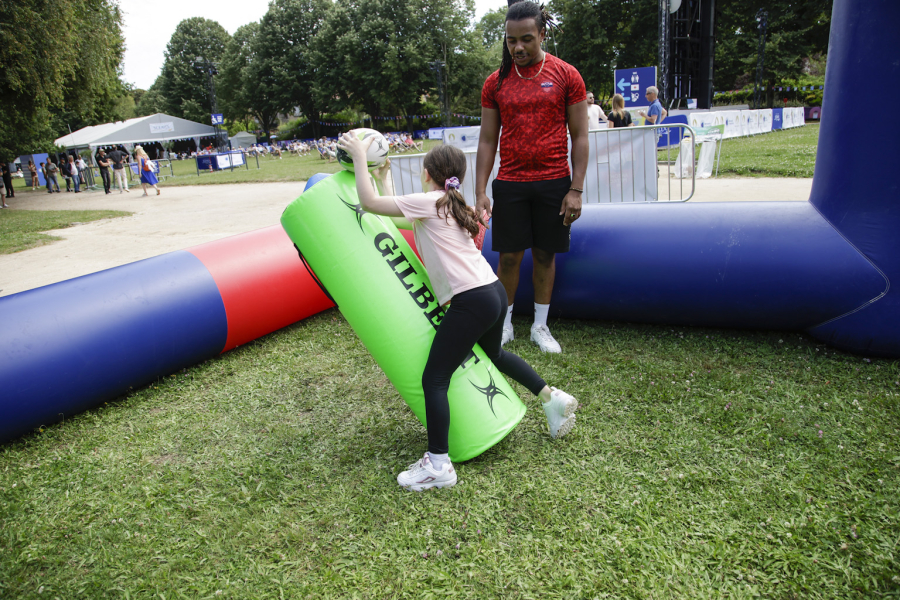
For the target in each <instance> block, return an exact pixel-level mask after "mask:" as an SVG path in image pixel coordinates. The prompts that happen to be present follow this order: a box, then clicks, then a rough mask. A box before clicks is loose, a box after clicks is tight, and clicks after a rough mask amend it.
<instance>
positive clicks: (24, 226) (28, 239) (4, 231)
mask: <svg viewBox="0 0 900 600" xmlns="http://www.w3.org/2000/svg"><path fill="white" fill-rule="evenodd" d="M131 214H132V213H130V212H126V211H122V210H3V211H0V254H12V253H14V252H21V251H22V250H28V249H29V248H36V247H37V246H43V245H45V244H50V243H52V242H55V241H57V240H61V239H62V238H60V237H58V236H54V235H49V234H46V233H41V232H43V231H52V230H54V229H65V228H67V227H72V226H73V225H80V224H82V223H89V222H91V221H98V220H100V219H113V218H116V217H127V216H130V215H131Z"/></svg>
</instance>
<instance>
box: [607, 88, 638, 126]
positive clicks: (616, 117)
mask: <svg viewBox="0 0 900 600" xmlns="http://www.w3.org/2000/svg"><path fill="white" fill-rule="evenodd" d="M608 116H609V122H610V123H611V124H612V125H611V126H612V127H634V123H633V122H632V121H631V113H629V112H628V111H627V110H625V98H623V97H622V94H616V95H615V96H613V99H612V110H611V111H610V113H609V115H608Z"/></svg>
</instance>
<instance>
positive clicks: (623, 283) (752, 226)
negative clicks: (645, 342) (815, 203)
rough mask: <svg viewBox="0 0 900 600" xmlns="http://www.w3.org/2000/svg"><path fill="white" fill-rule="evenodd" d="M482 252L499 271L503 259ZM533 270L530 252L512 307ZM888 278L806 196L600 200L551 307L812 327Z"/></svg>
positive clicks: (562, 311) (637, 318)
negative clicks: (680, 201)
mask: <svg viewBox="0 0 900 600" xmlns="http://www.w3.org/2000/svg"><path fill="white" fill-rule="evenodd" d="M489 247H490V230H488V234H487V235H486V236H485V248H486V249H487V248H489ZM485 255H486V257H487V259H488V262H490V263H491V264H492V265H493V266H494V267H495V268H496V265H497V261H498V258H499V256H498V255H497V254H496V253H494V252H489V251H487V250H485ZM530 271H531V257H530V252H529V253H526V260H523V271H522V273H523V276H522V277H521V280H520V284H519V291H518V293H517V294H516V302H515V305H516V306H515V308H516V312H522V313H528V312H530V311H531V307H532V302H533V294H534V292H533V288H532V286H531V279H530V277H527V276H525V274H526V273H530ZM886 287H887V281H886V280H885V278H884V277H883V276H882V275H881V273H880V272H879V271H878V269H876V268H875V267H874V266H873V265H872V264H871V263H870V262H869V261H868V260H867V259H866V258H865V257H864V256H863V255H862V254H860V253H859V252H858V251H856V250H855V249H854V248H853V247H852V246H851V245H849V244H848V243H847V242H846V240H845V239H844V238H843V237H842V236H841V235H840V234H839V233H838V232H837V231H835V229H834V228H833V227H832V226H831V225H830V224H829V223H827V222H826V221H825V220H824V219H822V217H821V215H819V214H818V212H816V210H815V209H814V208H813V207H812V206H810V204H809V203H806V202H759V203H754V202H734V203H724V202H723V203H698V204H665V205H662V204H660V205H655V204H652V205H651V204H618V205H596V204H593V205H587V206H585V207H584V210H583V211H582V216H581V219H580V220H579V221H578V223H577V224H576V225H575V226H574V227H573V228H572V250H571V251H570V252H569V253H567V254H559V255H557V257H556V285H555V286H554V291H553V302H552V303H551V305H550V308H551V314H552V315H555V316H565V317H568V318H580V319H609V320H617V321H633V322H646V323H673V324H681V325H703V326H709V327H747V328H767V329H806V328H808V327H812V326H814V325H818V324H819V323H822V322H824V321H826V320H828V319H831V318H833V317H834V316H836V315H841V314H844V313H846V312H849V311H852V310H854V309H857V308H859V307H860V306H863V305H864V304H866V303H867V302H870V301H871V300H872V299H873V298H876V297H878V296H879V295H880V294H882V293H883V292H884V291H885V289H886Z"/></svg>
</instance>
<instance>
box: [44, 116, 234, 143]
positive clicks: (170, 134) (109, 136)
mask: <svg viewBox="0 0 900 600" xmlns="http://www.w3.org/2000/svg"><path fill="white" fill-rule="evenodd" d="M215 134H216V130H215V128H214V127H212V126H211V125H203V124H201V123H196V122H194V121H188V120H187V119H179V118H178V117H173V116H171V115H164V114H162V113H156V114H155V115H150V116H149V117H137V118H135V119H128V120H127V121H118V122H116V123H104V124H103V125H92V126H90V127H84V128H83V129H79V130H78V131H75V132H73V133H70V134H69V135H64V136H62V137H61V138H59V139H57V140H56V145H57V146H60V147H62V148H68V149H70V150H77V149H79V148H91V149H92V150H93V149H94V148H96V147H98V146H112V145H116V144H123V145H127V144H137V143H140V142H165V141H168V140H181V139H187V138H191V139H193V140H194V142H195V143H196V144H197V147H198V148H199V147H200V138H202V137H213V136H215Z"/></svg>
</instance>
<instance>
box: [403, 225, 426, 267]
mask: <svg viewBox="0 0 900 600" xmlns="http://www.w3.org/2000/svg"><path fill="white" fill-rule="evenodd" d="M400 235H402V236H403V239H404V240H406V243H407V244H409V247H410V248H412V251H413V252H415V253H416V256H418V257H419V260H422V257H421V256H419V249H418V248H416V236H415V234H414V233H413V232H412V229H401V230H400Z"/></svg>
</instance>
